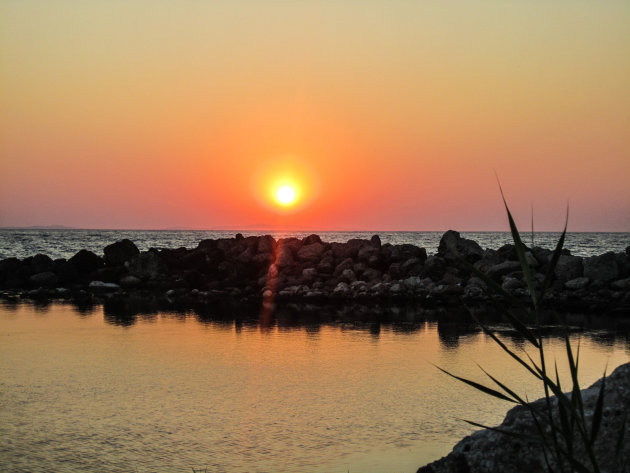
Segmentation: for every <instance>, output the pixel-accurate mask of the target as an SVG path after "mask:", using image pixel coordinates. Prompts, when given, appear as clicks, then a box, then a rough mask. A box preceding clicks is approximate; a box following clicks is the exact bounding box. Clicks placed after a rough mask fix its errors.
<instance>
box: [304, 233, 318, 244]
mask: <svg viewBox="0 0 630 473" xmlns="http://www.w3.org/2000/svg"><path fill="white" fill-rule="evenodd" d="M321 242H322V239H321V238H320V237H319V235H314V234H313V235H309V236H307V237H306V238H303V239H302V244H304V245H312V244H313V243H321Z"/></svg>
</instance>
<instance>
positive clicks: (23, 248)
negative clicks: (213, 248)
mask: <svg viewBox="0 0 630 473" xmlns="http://www.w3.org/2000/svg"><path fill="white" fill-rule="evenodd" d="M235 233H236V232H234V231H166V230H155V231H140V230H133V231H131V230H130V231H124V230H6V229H0V259H2V258H8V257H11V256H15V257H18V258H25V257H27V256H33V255H35V254H37V253H44V254H47V255H49V256H51V257H52V258H70V257H71V256H72V255H74V254H75V253H76V252H77V251H79V250H81V249H83V248H85V249H88V250H91V251H93V252H94V253H96V254H103V248H104V247H105V246H107V245H109V244H110V243H114V242H116V241H118V240H121V239H123V238H129V239H130V240H132V241H133V242H135V243H136V245H137V246H138V248H140V249H141V250H148V249H149V248H151V247H154V248H178V247H181V246H184V247H187V248H194V247H196V246H197V244H198V243H199V242H200V241H201V240H203V239H205V238H231V237H233V236H234V235H235ZM241 233H242V234H243V235H245V236H250V235H261V234H262V233H261V232H247V231H243V232H241ZM310 233H313V232H312V231H311V232H292V233H279V232H276V233H272V234H273V235H274V237H276V238H284V237H288V236H296V237H298V238H303V237H305V236H308V235H309V234H310ZM374 233H375V232H318V234H319V235H320V236H321V237H322V240H324V241H329V242H346V241H348V240H349V239H350V238H370V237H371V236H372V235H373V234H374ZM377 234H378V235H379V236H380V238H381V241H382V242H383V243H392V244H401V243H411V244H414V245H418V246H420V247H423V248H426V250H427V252H428V253H429V254H435V253H436V252H437V248H438V244H439V243H440V238H441V237H442V235H443V234H444V232H377ZM462 236H464V237H465V238H471V239H473V240H475V241H477V242H478V243H479V244H480V245H481V247H482V248H493V249H496V248H499V247H500V246H502V245H504V244H506V243H512V237H511V236H510V234H509V233H506V232H477V233H472V232H462ZM558 237H559V234H557V233H546V232H545V233H542V232H541V233H536V234H535V238H534V244H535V245H538V246H542V247H544V248H551V249H553V248H555V245H556V242H557V240H558ZM523 238H524V242H525V243H526V244H530V242H531V239H530V236H529V235H523ZM629 245H630V233H605V232H603V233H569V234H568V235H567V238H566V240H565V248H568V249H569V250H571V252H572V253H573V254H575V255H579V256H593V255H598V254H602V253H605V252H606V251H615V252H620V251H625V249H626V247H627V246H629Z"/></svg>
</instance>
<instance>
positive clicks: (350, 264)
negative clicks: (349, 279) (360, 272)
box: [333, 258, 354, 276]
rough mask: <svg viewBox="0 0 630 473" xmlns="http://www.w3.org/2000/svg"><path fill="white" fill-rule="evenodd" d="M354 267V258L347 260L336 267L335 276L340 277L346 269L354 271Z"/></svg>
mask: <svg viewBox="0 0 630 473" xmlns="http://www.w3.org/2000/svg"><path fill="white" fill-rule="evenodd" d="M353 267H354V260H353V259H352V258H346V259H344V260H343V261H342V262H341V263H339V264H338V265H337V266H336V267H335V271H334V273H333V274H334V275H335V276H339V275H340V274H341V273H343V272H344V271H345V270H346V269H352V268H353Z"/></svg>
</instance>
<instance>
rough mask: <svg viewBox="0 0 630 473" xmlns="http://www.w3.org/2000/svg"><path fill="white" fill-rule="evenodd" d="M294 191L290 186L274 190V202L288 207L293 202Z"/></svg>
mask: <svg viewBox="0 0 630 473" xmlns="http://www.w3.org/2000/svg"><path fill="white" fill-rule="evenodd" d="M295 197H296V193H295V189H294V188H293V187H292V186H288V185H283V186H280V187H278V189H276V200H277V201H278V203H279V204H280V205H285V206H289V205H291V204H293V203H294V202H295Z"/></svg>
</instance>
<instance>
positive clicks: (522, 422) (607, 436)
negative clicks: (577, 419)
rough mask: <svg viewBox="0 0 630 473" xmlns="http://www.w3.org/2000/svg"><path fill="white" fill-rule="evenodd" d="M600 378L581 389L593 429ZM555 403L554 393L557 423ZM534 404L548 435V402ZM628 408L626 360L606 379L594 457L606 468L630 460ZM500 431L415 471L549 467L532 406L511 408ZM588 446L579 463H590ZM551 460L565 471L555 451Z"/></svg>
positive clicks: (505, 472)
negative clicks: (620, 438)
mask: <svg viewBox="0 0 630 473" xmlns="http://www.w3.org/2000/svg"><path fill="white" fill-rule="evenodd" d="M601 382H602V380H601V379H600V380H599V381H597V382H596V383H595V384H593V385H592V386H591V387H590V388H588V389H585V390H583V391H582V399H583V403H584V415H585V419H586V425H587V427H588V429H589V431H590V429H591V422H592V419H593V415H594V413H595V409H596V403H597V398H598V395H599V390H600V385H601ZM557 402H558V401H557V399H556V398H555V397H554V398H553V400H552V403H551V409H552V412H553V416H554V422H555V423H559V419H558V417H557V416H558V414H557V412H558V409H557ZM530 406H531V407H532V408H533V410H534V412H536V413H537V417H538V419H539V422H543V423H544V424H543V426H542V428H543V429H544V431H545V432H546V433H547V434H549V432H550V430H551V428H550V427H549V425H548V424H547V422H546V420H545V419H547V416H548V414H547V413H548V411H547V405H546V400H545V399H539V400H538V401H536V402H533V403H531V404H530ZM629 410H630V363H627V364H625V365H622V366H620V367H618V368H617V369H616V370H615V371H614V372H613V373H612V374H611V375H610V376H609V377H607V378H606V386H605V395H604V403H603V409H602V421H601V424H600V427H599V430H598V435H597V439H596V441H595V442H594V444H593V450H594V454H595V458H596V459H597V462H598V465H599V467H600V469H601V471H602V472H611V473H612V472H614V471H625V469H624V468H621V465H623V464H626V465H627V462H628V461H629V459H630V442H629V441H628V440H627V439H628V438H630V437H629V436H630V422H629V421H628V419H627V413H628V411H629ZM498 429H499V430H501V432H498V431H497V430H490V429H485V430H480V431H477V432H475V433H474V434H472V435H470V436H468V437H466V438H464V439H463V440H462V441H460V442H459V443H458V444H457V445H455V447H454V448H453V451H452V452H451V453H450V454H449V455H447V456H446V457H444V458H442V459H440V460H438V461H436V462H433V463H430V464H429V465H426V466H423V467H421V468H420V469H418V472H417V473H487V472H501V473H520V472H523V473H530V472H535V471H541V472H543V471H548V470H549V469H548V468H547V465H546V461H545V457H544V453H543V448H542V447H541V445H540V443H538V442H536V441H535V440H537V439H540V433H539V430H538V428H537V427H536V424H535V423H534V420H533V418H532V415H531V412H530V410H528V409H527V408H526V407H524V406H517V407H514V408H512V409H511V410H510V411H508V413H507V415H506V416H505V420H504V421H503V423H502V424H501V425H500V426H498ZM622 431H625V433H624V435H623V438H624V439H625V441H624V442H623V444H622V448H621V452H620V455H619V457H617V458H615V447H616V445H617V443H618V441H619V437H620V435H621V433H622ZM503 432H508V433H507V434H506V433H503ZM510 434H511V435H510ZM532 439H533V440H532ZM551 442H552V441H551V439H546V441H545V443H546V445H547V447H549V448H552V444H551ZM574 442H575V443H574V445H576V446H577V445H580V442H581V439H580V438H578V437H577V433H576V438H575V440H574ZM584 450H585V449H584V448H583V447H582V449H581V450H578V449H577V447H576V450H575V451H574V452H575V456H576V458H577V460H578V461H579V462H580V463H582V464H583V465H586V466H588V467H590V466H591V463H590V461H589V458H587V456H586V452H585V451H584ZM548 460H549V463H550V466H551V470H552V471H567V469H568V468H567V467H566V465H565V466H564V467H560V466H559V465H558V464H557V462H556V459H555V458H554V456H553V455H548ZM570 471H580V470H577V469H576V470H572V469H571V470H570ZM589 471H590V470H589Z"/></svg>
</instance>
